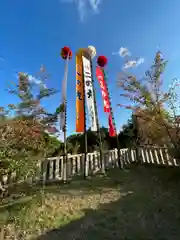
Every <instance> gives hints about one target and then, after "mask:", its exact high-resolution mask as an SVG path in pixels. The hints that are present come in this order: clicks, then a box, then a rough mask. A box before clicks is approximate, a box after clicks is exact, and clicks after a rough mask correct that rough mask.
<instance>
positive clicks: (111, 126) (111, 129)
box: [109, 113, 116, 137]
mask: <svg viewBox="0 0 180 240" xmlns="http://www.w3.org/2000/svg"><path fill="white" fill-rule="evenodd" d="M109 136H110V137H115V136H116V130H115V127H114V123H113V119H112V115H111V113H110V114H109Z"/></svg>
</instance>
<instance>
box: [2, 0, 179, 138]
mask: <svg viewBox="0 0 180 240" xmlns="http://www.w3.org/2000/svg"><path fill="white" fill-rule="evenodd" d="M90 2H91V4H90ZM99 2H100V4H98V3H99ZM172 2H173V3H172ZM178 9H180V1H179V0H173V1H169V0H166V1H163V0H159V1H157V0H138V1H136V0H129V1H128V0H102V1H97V0H96V1H93V0H79V2H78V1H76V2H73V1H71V0H67V1H66V0H62V1H60V0H31V1H28V0H26V1H24V0H16V1H12V0H1V1H0V33H1V34H0V80H1V81H0V89H1V90H0V91H1V92H0V93H1V98H0V105H1V106H2V105H7V104H8V103H12V102H16V101H17V99H16V98H15V97H12V96H11V95H9V94H8V93H7V92H5V91H4V89H5V88H6V84H7V82H8V81H10V80H12V81H13V80H14V81H16V78H15V72H16V71H22V72H28V73H29V74H32V75H35V74H36V73H37V72H38V71H39V68H40V65H41V64H44V65H45V67H46V68H47V71H48V73H50V74H51V75H52V76H51V78H50V80H49V81H48V82H47V86H48V87H54V88H57V89H59V90H60V89H61V85H62V84H61V82H62V79H63V71H64V62H63V60H62V59H61V58H60V49H61V48H62V47H63V46H65V45H66V46H69V47H70V48H71V49H72V51H73V53H75V52H76V51H77V50H78V49H79V48H82V47H87V46H88V45H93V46H95V47H96V49H97V54H98V55H105V56H106V57H107V58H108V66H107V68H106V71H107V72H108V78H109V79H108V82H109V89H110V93H111V96H112V105H113V109H114V115H115V121H116V124H117V129H120V127H121V126H122V124H123V123H125V122H126V121H127V119H128V117H129V116H130V112H128V111H127V110H123V109H119V108H117V107H116V104H118V103H125V102H124V101H125V100H124V99H123V98H121V97H120V96H119V94H120V93H121V90H120V89H119V88H117V74H118V72H120V71H121V68H122V62H123V60H122V58H121V57H120V56H118V55H112V52H117V51H118V50H119V49H120V47H127V48H128V49H129V50H130V52H132V55H133V56H135V57H136V56H138V57H143V58H144V59H145V62H144V63H143V64H141V65H140V66H139V67H138V68H136V69H134V70H133V71H136V72H137V74H138V75H139V76H143V72H144V71H145V70H147V68H148V67H149V66H150V64H151V62H152V60H153V57H154V55H155V52H156V51H157V49H158V47H159V48H160V50H161V51H162V52H163V54H164V57H165V58H166V59H167V60H169V63H168V66H167V69H166V72H165V76H164V77H165V78H164V83H165V88H166V87H167V86H168V85H169V83H170V80H171V79H172V78H173V77H178V78H179V77H180V47H179V43H180V30H178V29H179V23H180V14H179V11H178ZM94 61H95V60H94ZM94 65H95V62H94ZM75 81H76V79H75V57H74V58H73V59H72V60H71V62H70V65H69V76H68V134H70V133H72V132H74V131H75V99H76V96H75ZM95 87H96V90H97V91H96V98H97V102H98V113H99V118H100V124H101V125H105V126H107V115H106V114H105V113H103V104H102V98H101V92H100V89H99V86H98V83H97V80H96V82H95ZM59 100H60V94H59V95H56V96H53V97H52V98H51V99H49V100H48V101H46V102H45V103H44V104H45V107H46V108H47V109H49V110H50V111H53V110H55V109H56V107H57V105H58V104H59Z"/></svg>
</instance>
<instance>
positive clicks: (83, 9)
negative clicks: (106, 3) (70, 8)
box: [60, 0, 102, 21]
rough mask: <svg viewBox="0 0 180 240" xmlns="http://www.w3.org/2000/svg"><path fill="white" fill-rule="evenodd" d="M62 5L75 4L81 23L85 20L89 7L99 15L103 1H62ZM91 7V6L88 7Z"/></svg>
mask: <svg viewBox="0 0 180 240" xmlns="http://www.w3.org/2000/svg"><path fill="white" fill-rule="evenodd" d="M60 1H61V3H72V4H75V5H76V7H77V10H78V12H79V15H80V19H81V21H83V20H84V18H85V16H86V14H87V12H88V8H89V6H90V7H91V9H92V10H93V12H94V13H98V12H99V11H98V10H99V5H100V3H101V1H102V0H60ZM88 5H89V6H88Z"/></svg>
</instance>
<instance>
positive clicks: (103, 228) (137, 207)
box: [37, 166, 180, 240]
mask: <svg viewBox="0 0 180 240" xmlns="http://www.w3.org/2000/svg"><path fill="white" fill-rule="evenodd" d="M117 176H118V177H117ZM107 178H109V179H111V181H110V182H111V184H112V183H113V182H114V184H115V185H116V187H117V185H118V187H119V191H120V198H119V200H117V201H115V202H111V203H108V204H101V205H100V206H99V208H98V209H96V210H95V209H84V216H83V217H82V218H80V219H78V220H75V221H72V222H70V223H69V224H67V225H65V226H61V227H59V228H57V229H52V230H50V231H47V232H45V233H44V234H43V235H41V236H40V237H38V238H37V240H52V239H53V240H59V239H65V240H72V239H76V240H92V239H94V240H99V239H105V240H120V239H128V240H131V239H132V240H136V239H138V240H139V239H156V240H157V239H161V240H162V239H163V240H176V239H177V240H179V239H180V228H179V226H180V191H179V190H180V170H179V169H177V168H176V169H174V168H172V169H171V168H168V169H167V168H154V167H150V166H149V167H148V168H146V167H144V166H136V167H132V169H131V170H127V171H125V172H121V171H120V170H119V169H115V170H112V171H109V172H108V177H107ZM102 182H103V183H102V184H103V185H104V184H105V182H104V181H102ZM92 183H93V182H92ZM72 186H74V185H71V184H70V185H69V186H66V188H68V189H69V190H71V188H73V187H72ZM76 187H79V190H81V185H80V184H79V185H78V184H77V186H76ZM96 187H97V186H96ZM99 187H101V185H100V186H99ZM103 187H105V186H103ZM109 187H111V186H109ZM112 187H113V185H112ZM84 188H85V186H84ZM92 188H93V186H92ZM82 189H83V186H82ZM88 191H89V187H88Z"/></svg>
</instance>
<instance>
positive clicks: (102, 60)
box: [96, 56, 123, 168]
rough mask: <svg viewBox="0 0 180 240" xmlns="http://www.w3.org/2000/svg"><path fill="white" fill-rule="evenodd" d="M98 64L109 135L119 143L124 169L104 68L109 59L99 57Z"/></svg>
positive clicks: (97, 71) (97, 75)
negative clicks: (107, 114)
mask: <svg viewBox="0 0 180 240" xmlns="http://www.w3.org/2000/svg"><path fill="white" fill-rule="evenodd" d="M97 64H98V65H99V66H97V67H96V77H97V79H98V80H99V83H100V87H101V90H102V96H103V100H104V112H106V113H109V117H108V120H109V135H110V136H116V141H117V148H118V165H119V167H120V168H123V165H122V163H121V160H120V146H119V139H118V134H117V130H116V124H115V120H114V115H113V111H112V106H111V100H110V94H109V89H108V84H107V78H106V75H105V71H104V67H105V65H106V64H107V58H106V57H105V56H99V57H98V59H97Z"/></svg>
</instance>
